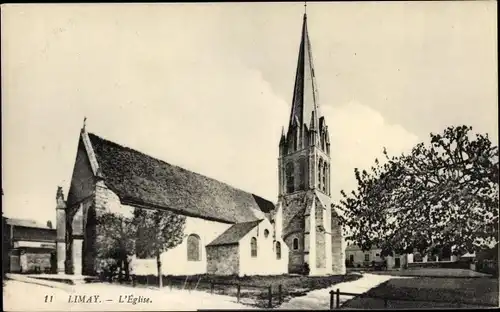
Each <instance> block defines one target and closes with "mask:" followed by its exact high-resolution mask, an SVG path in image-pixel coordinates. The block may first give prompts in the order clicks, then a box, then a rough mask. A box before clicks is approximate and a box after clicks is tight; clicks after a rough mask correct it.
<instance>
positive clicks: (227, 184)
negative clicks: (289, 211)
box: [87, 132, 273, 203]
mask: <svg viewBox="0 0 500 312" xmlns="http://www.w3.org/2000/svg"><path fill="white" fill-rule="evenodd" d="M87 133H88V135H89V136H91V135H92V136H95V137H97V138H99V139H100V140H103V141H106V142H107V143H108V144H113V145H115V146H117V147H120V148H123V149H126V150H129V151H131V152H134V153H136V154H140V155H143V156H145V157H148V158H151V159H154V160H156V161H159V162H161V163H164V164H166V165H168V166H173V167H177V168H179V169H181V170H184V171H188V172H190V173H192V174H195V175H198V176H200V177H203V178H205V179H208V180H212V181H216V182H218V183H222V184H225V185H226V186H229V187H230V188H232V189H235V190H238V191H241V192H244V193H246V194H249V195H252V196H256V197H259V198H261V199H263V200H265V201H268V202H270V203H273V202H272V201H270V200H268V199H266V198H264V197H262V196H260V195H257V194H255V193H253V192H249V191H245V190H243V189H241V188H238V187H235V186H233V185H230V184H229V183H226V182H223V181H220V180H217V179H215V178H211V177H209V176H206V175H203V174H201V173H197V172H195V171H192V170H189V169H186V168H183V167H180V166H178V165H174V164H171V163H168V162H166V161H164V160H162V159H159V158H156V157H153V156H151V155H148V154H146V153H144V152H141V151H139V150H137V149H134V148H131V147H128V146H124V145H121V144H118V143H116V142H113V141H110V140H108V139H106V138H103V137H102V136H99V135H97V134H95V133H93V132H87Z"/></svg>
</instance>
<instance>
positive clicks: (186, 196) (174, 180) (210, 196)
mask: <svg viewBox="0 0 500 312" xmlns="http://www.w3.org/2000/svg"><path fill="white" fill-rule="evenodd" d="M88 136H89V139H90V142H91V144H92V148H93V150H94V153H95V155H96V159H97V162H98V164H99V168H100V173H101V174H102V176H103V178H104V181H105V183H106V185H107V187H108V188H110V189H111V190H112V191H113V192H115V193H116V194H117V195H118V196H119V197H120V200H121V201H122V202H123V201H125V202H127V203H129V204H130V203H135V204H140V205H147V206H153V207H155V208H160V209H162V208H163V209H169V210H174V211H178V212H180V213H182V214H185V215H190V216H196V217H201V218H206V219H213V220H218V221H225V222H229V223H239V222H249V221H255V220H257V219H259V218H260V216H258V214H259V213H260V214H262V213H268V212H269V211H270V210H273V209H274V204H273V203H272V202H270V201H268V200H266V199H264V198H262V197H259V196H257V195H255V194H252V193H248V192H245V191H242V190H240V189H237V188H234V187H232V186H230V185H228V184H226V183H223V182H220V181H217V180H215V179H212V178H209V177H206V176H203V175H201V174H198V173H194V172H192V171H189V170H186V169H183V168H181V167H178V166H174V165H171V164H169V163H166V162H164V161H162V160H159V159H156V158H153V157H151V156H148V155H146V154H143V153H141V152H139V151H136V150H133V149H131V148H128V147H124V146H121V145H119V144H116V143H114V142H111V141H108V140H106V139H103V138H101V137H99V136H97V135H95V134H92V133H88Z"/></svg>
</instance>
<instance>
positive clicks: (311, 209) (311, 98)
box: [277, 13, 345, 275]
mask: <svg viewBox="0 0 500 312" xmlns="http://www.w3.org/2000/svg"><path fill="white" fill-rule="evenodd" d="M278 170H279V196H278V205H277V209H278V211H281V213H282V223H283V224H282V236H283V240H284V241H285V243H286V244H287V246H288V247H289V262H288V263H289V264H288V271H289V272H290V273H300V272H302V271H303V269H304V266H305V264H306V263H307V264H308V265H309V269H310V275H325V274H332V273H334V274H345V261H344V258H343V257H344V256H343V251H342V243H341V242H342V236H341V235H342V231H341V230H340V227H339V225H338V222H337V221H336V220H334V222H332V208H331V198H330V170H331V169H330V139H329V133H328V126H327V125H326V121H325V118H324V116H323V115H322V114H321V111H320V107H319V105H318V91H317V86H316V77H315V72H314V66H313V59H312V55H311V42H310V40H309V35H308V30H307V14H306V13H304V17H303V22H302V32H301V41H300V47H299V55H298V61H297V70H296V74H295V85H294V90H293V98H292V105H291V111H290V120H289V123H288V129H287V130H286V131H285V129H284V128H283V129H282V133H281V139H280V143H279V158H278ZM332 235H334V236H335V237H334V239H333V240H332V237H333V236H332ZM337 240H339V242H340V244H337ZM334 259H335V260H334ZM338 262H339V263H341V264H342V266H341V267H339V266H340V264H339V263H338Z"/></svg>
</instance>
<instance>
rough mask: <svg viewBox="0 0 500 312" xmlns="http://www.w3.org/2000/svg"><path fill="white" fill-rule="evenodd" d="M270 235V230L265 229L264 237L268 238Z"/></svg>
mask: <svg viewBox="0 0 500 312" xmlns="http://www.w3.org/2000/svg"><path fill="white" fill-rule="evenodd" d="M268 236H269V231H268V230H267V229H265V230H264V237H265V238H267V237H268Z"/></svg>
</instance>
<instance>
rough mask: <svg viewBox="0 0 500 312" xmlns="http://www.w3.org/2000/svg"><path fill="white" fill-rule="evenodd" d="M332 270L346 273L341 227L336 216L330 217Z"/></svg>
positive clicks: (335, 272)
mask: <svg viewBox="0 0 500 312" xmlns="http://www.w3.org/2000/svg"><path fill="white" fill-rule="evenodd" d="M332 271H333V274H339V275H343V274H345V273H346V267H345V256H344V244H343V238H342V227H341V226H340V224H339V220H338V218H336V217H335V218H332Z"/></svg>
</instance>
